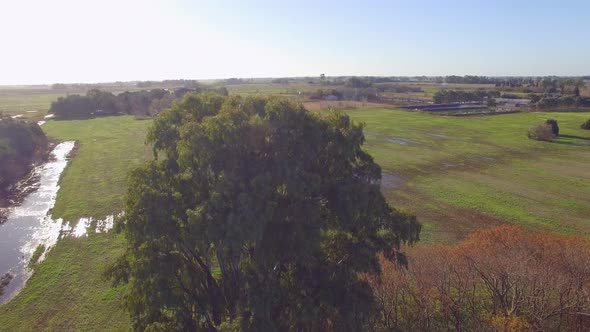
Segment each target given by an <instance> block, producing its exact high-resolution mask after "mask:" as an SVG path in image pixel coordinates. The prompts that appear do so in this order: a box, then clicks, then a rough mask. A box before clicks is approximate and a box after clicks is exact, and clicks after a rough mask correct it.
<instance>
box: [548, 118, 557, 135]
mask: <svg viewBox="0 0 590 332" xmlns="http://www.w3.org/2000/svg"><path fill="white" fill-rule="evenodd" d="M545 123H546V124H547V125H549V126H550V127H551V133H552V134H553V136H555V137H557V136H559V125H558V124H557V120H554V119H547V121H545Z"/></svg>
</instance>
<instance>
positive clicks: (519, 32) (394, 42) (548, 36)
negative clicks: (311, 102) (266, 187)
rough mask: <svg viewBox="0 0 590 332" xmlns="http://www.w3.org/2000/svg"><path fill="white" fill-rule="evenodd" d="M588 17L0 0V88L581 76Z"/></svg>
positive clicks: (335, 4)
mask: <svg viewBox="0 0 590 332" xmlns="http://www.w3.org/2000/svg"><path fill="white" fill-rule="evenodd" d="M589 17H590V1H589V0H580V1H533V0H531V1H517V0H512V1H500V0H494V1H483V0H481V1H479V0H466V1H452V0H440V1H424V0H423V1H409V0H404V1H395V0H391V1H360V0H357V1H343V0H340V1H319V0H316V1H290V2H287V1H280V0H276V1H224V0H216V1H189V0H93V1H86V0H0V32H1V36H2V41H1V45H2V48H1V49H0V84H22V83H54V82H105V81H117V80H120V81H129V80H161V79H174V78H197V79H204V78H227V77H271V76H273V77H280V76H306V75H309V76H317V75H319V74H320V73H325V74H326V75H328V76H333V75H447V74H457V75H464V74H475V75H582V74H583V75H589V74H590V19H589Z"/></svg>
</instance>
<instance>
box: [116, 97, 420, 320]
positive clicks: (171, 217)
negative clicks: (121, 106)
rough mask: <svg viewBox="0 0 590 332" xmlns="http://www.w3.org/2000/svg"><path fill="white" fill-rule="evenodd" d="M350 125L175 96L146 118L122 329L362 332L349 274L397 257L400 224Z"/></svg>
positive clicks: (131, 208)
mask: <svg viewBox="0 0 590 332" xmlns="http://www.w3.org/2000/svg"><path fill="white" fill-rule="evenodd" d="M362 129H363V128H362V126H361V125H357V124H354V123H352V122H351V121H350V119H349V118H348V116H346V115H343V114H340V113H330V114H329V115H328V116H326V117H319V116H317V115H314V114H311V113H308V112H307V111H305V109H303V108H302V107H301V106H299V105H296V104H293V103H291V102H288V101H285V100H280V99H261V98H246V99H243V98H240V97H233V98H223V97H220V96H214V95H189V96H187V97H185V98H184V100H183V101H182V102H181V103H178V104H176V105H175V106H174V107H173V108H172V109H171V110H168V111H165V112H163V113H162V114H160V115H159V116H158V117H157V118H156V120H155V121H154V124H153V127H152V128H151V130H150V132H149V135H148V141H149V142H150V143H152V144H153V146H154V148H155V153H156V155H159V154H160V153H161V152H162V153H163V154H164V155H165V156H166V158H162V159H161V160H155V161H153V162H150V163H149V164H147V165H146V166H144V167H141V168H138V169H136V170H135V171H133V172H132V174H131V178H130V182H129V187H128V193H127V198H126V207H125V211H126V215H125V221H124V223H121V224H118V227H119V228H120V229H121V230H123V231H124V233H125V236H126V238H127V241H128V247H127V251H126V254H125V255H124V256H123V257H121V259H120V260H119V261H118V263H117V264H115V265H113V266H112V267H111V269H110V270H109V274H110V275H111V276H112V277H113V278H114V280H115V281H116V282H128V283H129V284H130V285H129V294H128V295H127V298H128V301H127V308H128V309H129V310H130V312H131V315H132V317H133V321H134V327H135V328H136V329H139V330H143V329H165V330H197V329H214V328H220V327H222V328H223V327H226V326H240V328H241V329H245V330H264V331H272V330H362V329H363V328H364V327H366V325H365V324H366V323H367V322H368V321H369V319H371V318H372V316H373V314H374V311H373V298H372V294H371V291H370V288H369V287H368V285H367V284H366V283H365V282H364V281H363V280H361V279H359V277H358V276H359V273H361V272H363V273H369V274H375V273H378V272H379V263H378V260H377V258H376V254H377V253H379V252H383V253H385V255H386V256H387V257H389V258H391V259H393V258H394V257H397V258H403V255H402V254H401V253H399V250H398V249H399V246H400V244H401V243H402V242H414V241H417V240H418V234H419V231H420V225H419V224H418V223H417V222H416V219H415V218H414V217H411V216H408V215H405V214H403V213H400V212H399V211H396V210H394V209H392V208H391V207H389V205H388V204H387V203H386V201H385V199H384V197H383V196H382V194H381V191H380V187H379V182H380V178H381V169H380V167H379V166H378V165H377V164H376V163H375V162H374V161H373V159H372V157H371V156H370V155H368V154H367V153H366V152H365V151H364V150H363V149H362V144H363V142H364V135H363V131H362Z"/></svg>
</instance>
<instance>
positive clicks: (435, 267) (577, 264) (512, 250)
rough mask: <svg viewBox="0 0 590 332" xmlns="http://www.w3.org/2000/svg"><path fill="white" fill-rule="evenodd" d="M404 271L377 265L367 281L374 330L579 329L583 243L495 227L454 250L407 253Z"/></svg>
mask: <svg viewBox="0 0 590 332" xmlns="http://www.w3.org/2000/svg"><path fill="white" fill-rule="evenodd" d="M408 255H409V259H410V264H409V266H408V268H405V267H399V266H398V265H395V264H394V263H391V262H389V261H388V260H386V259H385V258H382V259H381V264H382V269H383V271H382V274H381V276H380V277H379V278H376V277H367V279H368V280H369V282H370V284H371V286H372V288H373V292H374V294H375V297H376V300H377V301H378V306H379V308H380V310H381V315H380V320H379V321H378V322H376V323H375V326H376V328H377V329H378V330H412V331H431V330H457V331H472V330H477V331H523V330H525V331H526V330H543V331H546V330H568V331H584V330H585V329H586V328H587V327H588V326H590V242H589V241H588V240H586V239H583V238H579V237H573V236H561V235H555V234H549V233H533V232H528V231H525V230H523V229H522V228H520V227H517V226H502V227H499V228H496V229H491V230H482V231H479V232H476V233H474V234H472V235H471V236H470V237H468V238H467V239H466V240H465V241H464V242H462V243H459V244H457V245H437V246H427V247H420V248H414V249H412V250H409V252H408Z"/></svg>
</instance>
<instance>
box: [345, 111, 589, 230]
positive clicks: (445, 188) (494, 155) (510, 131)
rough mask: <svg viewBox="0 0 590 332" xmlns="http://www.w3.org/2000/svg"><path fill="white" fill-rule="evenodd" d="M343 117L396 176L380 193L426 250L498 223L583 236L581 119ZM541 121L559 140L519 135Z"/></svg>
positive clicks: (585, 147) (585, 146) (585, 139)
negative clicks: (554, 125) (359, 125)
mask: <svg viewBox="0 0 590 332" xmlns="http://www.w3.org/2000/svg"><path fill="white" fill-rule="evenodd" d="M348 114H350V115H351V117H352V118H353V119H354V120H356V121H361V122H365V123H366V131H365V132H366V137H367V144H366V146H367V149H368V151H369V152H370V153H371V154H372V155H373V156H374V157H375V159H376V161H377V162H378V163H379V164H380V165H381V166H382V167H383V169H384V170H385V171H387V172H389V173H391V174H396V175H397V176H400V177H401V178H403V180H404V183H405V186H404V187H402V188H386V189H384V191H385V193H386V195H387V196H388V198H389V199H390V201H391V203H392V205H394V206H397V207H400V208H403V209H405V210H409V211H411V212H414V213H416V214H418V216H419V217H420V219H421V220H422V222H424V223H425V224H426V227H425V231H424V232H423V238H424V240H425V241H426V242H451V241H454V240H458V239H460V238H463V237H464V236H465V235H467V234H468V233H470V232H472V231H473V230H475V229H478V228H481V227H489V226H494V225H496V224H498V223H516V224H521V225H524V226H527V227H531V228H538V227H542V228H546V229H549V230H552V231H557V232H561V233H577V234H585V235H590V224H589V223H588V216H589V215H590V171H588V165H589V164H590V132H587V131H586V132H585V131H584V130H582V129H580V128H579V126H580V124H581V123H582V122H583V120H584V118H585V117H587V116H586V115H585V114H584V113H574V112H572V113H563V112H560V113H519V114H506V115H496V116H479V117H462V118H456V117H447V116H436V115H430V114H425V113H415V112H406V111H398V110H386V109H381V110H376V109H371V110H352V111H348ZM548 118H555V119H556V120H558V122H559V126H560V129H561V134H562V137H560V138H558V139H556V140H555V141H554V142H539V141H533V140H530V139H528V138H527V137H526V130H527V129H528V128H529V127H531V126H533V125H535V124H538V123H541V122H543V121H544V120H545V119H548ZM400 138H401V139H400ZM402 143H403V144H402Z"/></svg>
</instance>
